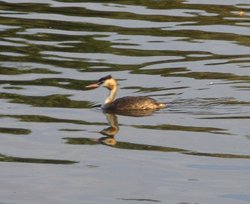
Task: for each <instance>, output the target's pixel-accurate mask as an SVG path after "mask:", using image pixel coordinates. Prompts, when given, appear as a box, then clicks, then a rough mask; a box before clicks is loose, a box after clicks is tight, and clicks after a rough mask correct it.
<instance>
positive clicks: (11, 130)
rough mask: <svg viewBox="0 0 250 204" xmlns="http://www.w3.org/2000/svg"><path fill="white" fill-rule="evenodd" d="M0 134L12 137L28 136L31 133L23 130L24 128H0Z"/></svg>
mask: <svg viewBox="0 0 250 204" xmlns="http://www.w3.org/2000/svg"><path fill="white" fill-rule="evenodd" d="M0 117H1V116H0ZM0 133H4V134H13V135H28V134H30V133H31V130H29V129H24V128H6V127H0Z"/></svg>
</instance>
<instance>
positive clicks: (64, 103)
mask: <svg viewBox="0 0 250 204" xmlns="http://www.w3.org/2000/svg"><path fill="white" fill-rule="evenodd" d="M68 97H69V95H59V94H56V95H49V96H23V95H18V94H10V93H0V98H1V99H9V100H10V102H11V103H21V104H28V105H32V106H35V107H64V108H90V107H92V105H93V104H92V103H91V102H88V101H74V100H71V99H69V98H68Z"/></svg>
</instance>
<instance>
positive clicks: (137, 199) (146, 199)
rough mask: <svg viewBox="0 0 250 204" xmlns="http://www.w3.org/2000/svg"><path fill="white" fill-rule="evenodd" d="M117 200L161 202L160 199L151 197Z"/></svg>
mask: <svg viewBox="0 0 250 204" xmlns="http://www.w3.org/2000/svg"><path fill="white" fill-rule="evenodd" d="M117 200H123V201H136V202H150V203H160V202H161V201H160V200H155V199H149V198H117Z"/></svg>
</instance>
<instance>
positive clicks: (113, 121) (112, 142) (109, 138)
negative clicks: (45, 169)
mask: <svg viewBox="0 0 250 204" xmlns="http://www.w3.org/2000/svg"><path fill="white" fill-rule="evenodd" d="M153 112H154V111H133V112H132V111H130V112H120V113H119V114H120V115H127V116H134V117H143V116H148V115H151V114H152V113H153ZM103 113H104V114H105V116H106V118H107V121H108V124H109V126H108V127H107V128H104V129H103V130H101V131H100V132H99V133H100V134H102V135H103V137H100V138H97V139H93V138H82V137H81V138H64V139H65V140H66V143H67V144H77V145H96V144H104V145H108V146H111V147H116V148H119V149H131V150H144V151H159V152H178V153H182V154H187V155H195V156H207V157H217V158H234V159H236V158H239V159H250V155H234V154H223V153H205V152H196V151H192V150H187V149H181V148H175V147H166V146H157V145H148V144H137V143H131V142H121V141H119V142H117V141H116V139H115V136H116V135H117V134H118V132H119V124H118V118H117V114H118V113H117V112H116V114H115V113H114V112H113V113H112V112H107V111H104V112H103Z"/></svg>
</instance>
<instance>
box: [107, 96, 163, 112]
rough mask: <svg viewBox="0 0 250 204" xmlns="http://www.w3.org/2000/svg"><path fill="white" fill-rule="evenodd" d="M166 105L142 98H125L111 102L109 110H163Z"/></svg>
mask: <svg viewBox="0 0 250 204" xmlns="http://www.w3.org/2000/svg"><path fill="white" fill-rule="evenodd" d="M165 107H166V105H165V104H163V103H158V102H157V101H156V100H154V99H152V98H149V97H144V96H126V97H122V98H118V99H116V100H115V101H113V102H112V103H111V104H110V106H109V109H111V110H149V109H160V108H165Z"/></svg>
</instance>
